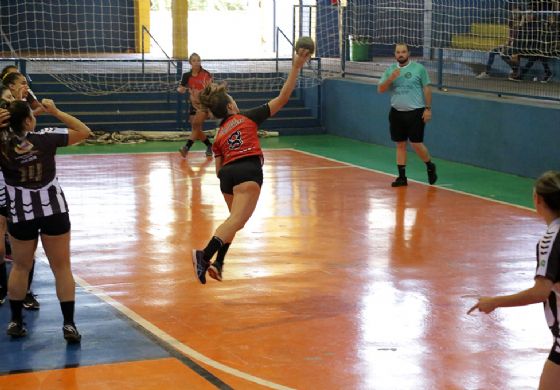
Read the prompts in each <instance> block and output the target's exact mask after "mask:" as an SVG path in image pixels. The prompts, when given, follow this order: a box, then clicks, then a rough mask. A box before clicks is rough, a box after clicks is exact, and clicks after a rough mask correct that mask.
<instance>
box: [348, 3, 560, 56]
mask: <svg viewBox="0 0 560 390" xmlns="http://www.w3.org/2000/svg"><path fill="white" fill-rule="evenodd" d="M345 13H346V15H345V18H346V25H347V31H348V35H350V36H352V37H354V39H355V40H356V41H358V42H365V43H368V44H387V45H394V44H395V43H398V42H406V43H408V44H409V45H411V46H416V47H423V48H425V49H431V48H446V49H457V50H474V51H488V50H491V49H493V48H495V47H498V46H510V47H511V48H512V49H513V50H514V51H516V52H517V53H519V54H520V55H526V56H544V57H558V56H559V54H560V38H559V32H560V28H559V23H560V2H558V1H544V0H541V1H523V0H478V1H475V0H472V1H464V0H432V1H425V0H378V1H353V2H351V3H349V4H348V7H347V8H346V9H345Z"/></svg>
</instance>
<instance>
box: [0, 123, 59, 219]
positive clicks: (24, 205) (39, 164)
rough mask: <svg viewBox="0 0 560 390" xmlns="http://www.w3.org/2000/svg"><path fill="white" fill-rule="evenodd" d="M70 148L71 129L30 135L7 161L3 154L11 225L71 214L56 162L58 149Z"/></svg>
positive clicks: (2, 164) (0, 157)
mask: <svg viewBox="0 0 560 390" xmlns="http://www.w3.org/2000/svg"><path fill="white" fill-rule="evenodd" d="M67 145H68V129H65V128H48V129H43V130H41V131H39V132H34V133H28V134H27V135H26V137H25V139H23V140H22V141H21V142H20V143H19V144H18V145H17V146H16V147H15V148H14V149H12V150H9V152H8V158H6V156H4V155H3V154H0V167H1V168H2V172H3V173H4V179H5V181H6V193H7V207H8V219H9V220H10V221H11V222H12V223H18V222H22V221H30V220H33V219H35V218H39V217H47V216H49V215H53V214H59V213H65V212H68V204H67V203H66V199H65V197H64V193H63V192H62V189H61V188H60V184H59V183H58V180H57V178H56V162H55V154H56V148H57V147H60V146H67Z"/></svg>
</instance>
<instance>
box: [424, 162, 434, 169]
mask: <svg viewBox="0 0 560 390" xmlns="http://www.w3.org/2000/svg"><path fill="white" fill-rule="evenodd" d="M426 168H428V169H433V168H434V163H433V162H432V160H430V161H426Z"/></svg>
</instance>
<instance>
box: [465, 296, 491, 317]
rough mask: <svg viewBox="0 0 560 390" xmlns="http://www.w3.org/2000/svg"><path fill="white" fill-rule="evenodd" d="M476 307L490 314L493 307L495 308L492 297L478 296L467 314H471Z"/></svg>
mask: <svg viewBox="0 0 560 390" xmlns="http://www.w3.org/2000/svg"><path fill="white" fill-rule="evenodd" d="M477 309H478V311H481V312H483V313H486V314H490V313H492V312H493V311H494V309H496V305H494V300H493V299H492V297H480V298H478V302H477V304H476V305H474V306H473V307H471V308H470V309H469V311H468V312H467V314H471V313H472V312H473V311H475V310H477Z"/></svg>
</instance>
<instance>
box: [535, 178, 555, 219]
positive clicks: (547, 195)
mask: <svg viewBox="0 0 560 390" xmlns="http://www.w3.org/2000/svg"><path fill="white" fill-rule="evenodd" d="M535 192H536V193H537V195H539V196H540V197H542V198H543V200H544V203H545V204H546V205H547V206H548V208H549V209H551V210H552V211H555V212H557V213H560V172H559V171H547V172H545V173H543V174H542V175H541V177H539V178H538V179H537V181H536V182H535Z"/></svg>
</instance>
